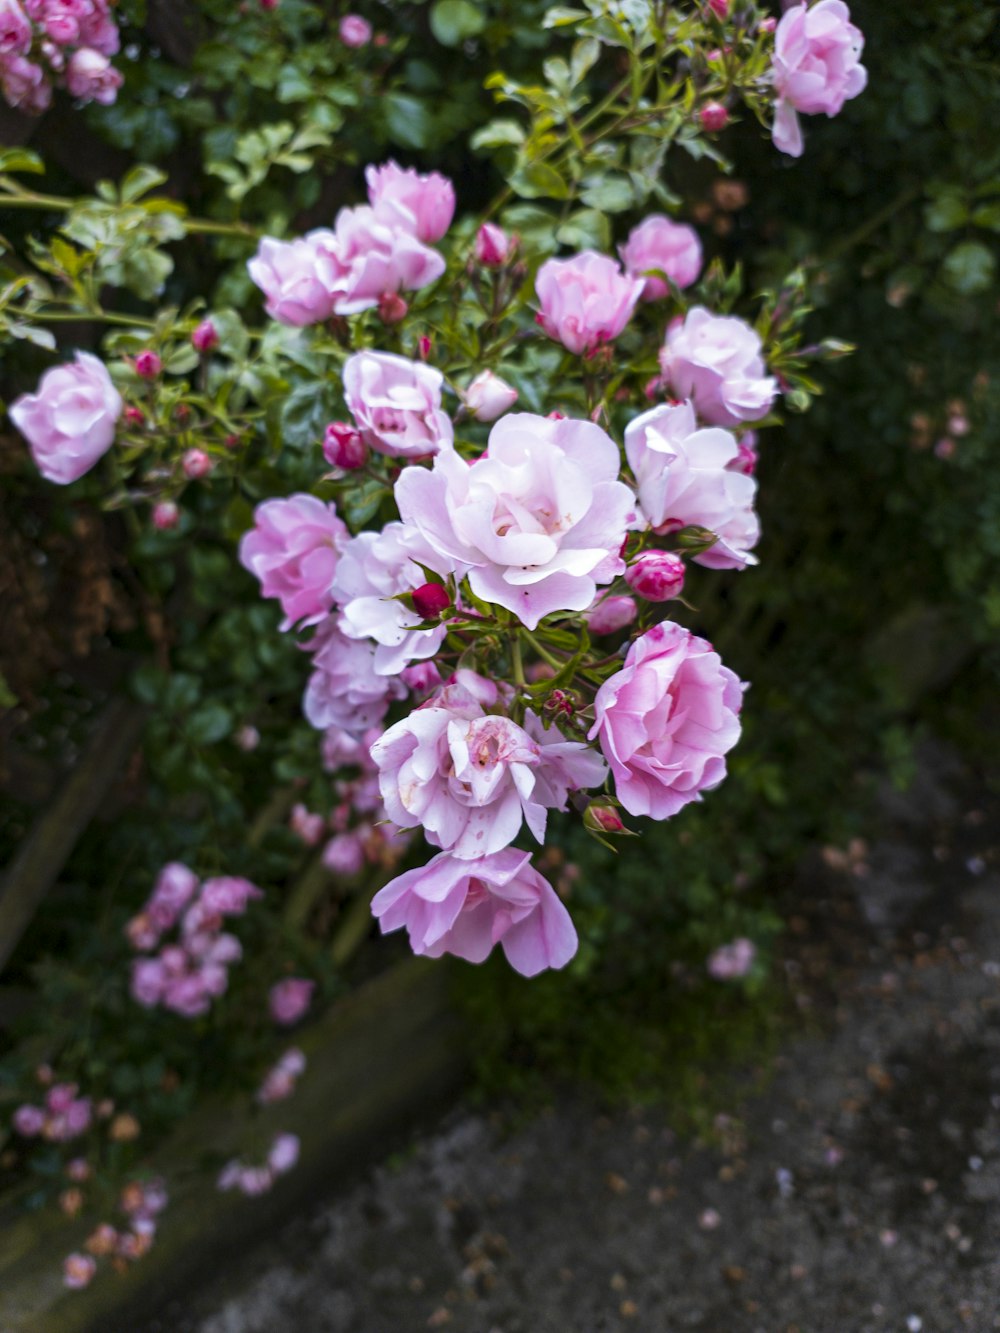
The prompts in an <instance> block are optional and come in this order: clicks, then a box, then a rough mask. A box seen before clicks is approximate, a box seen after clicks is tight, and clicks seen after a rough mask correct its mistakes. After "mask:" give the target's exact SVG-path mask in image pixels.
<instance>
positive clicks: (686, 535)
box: [659, 523, 718, 555]
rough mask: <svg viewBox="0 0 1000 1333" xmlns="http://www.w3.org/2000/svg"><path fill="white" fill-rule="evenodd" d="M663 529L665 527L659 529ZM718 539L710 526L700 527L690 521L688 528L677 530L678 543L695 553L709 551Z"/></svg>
mask: <svg viewBox="0 0 1000 1333" xmlns="http://www.w3.org/2000/svg"><path fill="white" fill-rule="evenodd" d="M659 531H661V532H662V531H663V529H662V528H661V529H659ZM717 541H718V537H716V535H715V533H714V532H709V530H708V528H700V527H698V526H697V524H694V523H690V524H688V526H687V527H686V528H681V529H680V530H679V531H678V532H677V545H678V546H680V547H682V548H683V549H684V550H685V551H690V552H691V553H692V554H693V555H700V554H701V552H702V551H707V550H708V548H709V547H710V546H714V545H715V543H716V542H717Z"/></svg>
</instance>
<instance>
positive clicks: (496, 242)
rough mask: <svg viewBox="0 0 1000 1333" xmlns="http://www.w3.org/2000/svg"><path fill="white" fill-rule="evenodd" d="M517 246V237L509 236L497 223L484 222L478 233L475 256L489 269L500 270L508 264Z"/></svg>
mask: <svg viewBox="0 0 1000 1333" xmlns="http://www.w3.org/2000/svg"><path fill="white" fill-rule="evenodd" d="M516 245H517V240H516V237H510V236H508V235H507V233H506V232H505V231H504V229H503V228H502V227H498V226H497V225H496V223H495V222H484V223H483V225H482V226H481V227H480V228H479V230H478V231H477V232H476V244H475V256H476V259H477V261H478V262H479V263H480V264H485V266H486V267H487V268H499V267H500V266H501V265H502V264H506V262H507V260H508V259H509V258H510V257H511V255H512V254H513V253H514V250H515V248H516Z"/></svg>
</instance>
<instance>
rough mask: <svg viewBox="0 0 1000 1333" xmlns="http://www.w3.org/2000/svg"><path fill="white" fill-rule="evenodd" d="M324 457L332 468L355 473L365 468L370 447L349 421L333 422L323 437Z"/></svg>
mask: <svg viewBox="0 0 1000 1333" xmlns="http://www.w3.org/2000/svg"><path fill="white" fill-rule="evenodd" d="M323 457H324V458H325V459H326V461H327V462H328V463H329V464H330V466H331V467H339V468H343V469H344V471H345V472H353V471H354V469H355V468H359V467H364V465H365V462H366V460H367V458H368V446H367V445H366V444H365V442H364V440H363V439H362V438H361V433H360V431H357V430H355V428H354V427H353V426H352V425H351V424H350V422H349V421H331V422H330V424H329V426H327V428H326V433H325V434H324V436H323Z"/></svg>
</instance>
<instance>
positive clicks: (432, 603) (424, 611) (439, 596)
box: [410, 583, 451, 620]
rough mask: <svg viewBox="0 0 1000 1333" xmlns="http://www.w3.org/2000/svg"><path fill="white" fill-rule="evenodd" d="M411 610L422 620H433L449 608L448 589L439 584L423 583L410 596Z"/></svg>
mask: <svg viewBox="0 0 1000 1333" xmlns="http://www.w3.org/2000/svg"><path fill="white" fill-rule="evenodd" d="M410 596H411V597H412V598H413V609H414V611H416V613H417V615H418V616H420V618H421V619H422V620H435V619H437V617H438V616H440V615H442V614H443V613H444V612H445V611H447V610H448V607H449V606H451V598H450V597H449V596H448V589H447V588H444V587H442V586H441V584H440V583H423V584H421V585H420V587H419V588H414V589H413V592H412V593H411V594H410Z"/></svg>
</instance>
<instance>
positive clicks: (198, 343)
mask: <svg viewBox="0 0 1000 1333" xmlns="http://www.w3.org/2000/svg"><path fill="white" fill-rule="evenodd" d="M191 343H192V345H193V346H194V348H195V350H196V351H198V352H210V351H211V350H212V348H213V347H218V345H219V335H218V333H217V332H216V328H215V325H214V324H213V323H212V321H211V320H210V319H203V320H202V321H201V323H200V324H198V325H197V326H196V327H195V329H194V330H193V331H192V333H191Z"/></svg>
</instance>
